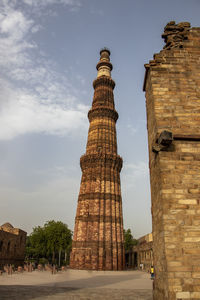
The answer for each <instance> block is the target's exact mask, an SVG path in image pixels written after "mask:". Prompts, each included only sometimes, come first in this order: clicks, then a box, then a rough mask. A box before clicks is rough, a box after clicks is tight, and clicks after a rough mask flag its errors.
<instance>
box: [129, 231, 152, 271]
mask: <svg viewBox="0 0 200 300" xmlns="http://www.w3.org/2000/svg"><path fill="white" fill-rule="evenodd" d="M152 243H153V237H152V233H149V234H146V235H145V236H142V237H141V238H139V239H138V244H137V245H136V246H133V247H132V249H131V250H130V251H127V252H126V263H127V267H128V268H134V269H140V270H145V271H147V272H149V271H150V267H151V265H153V250H152Z"/></svg>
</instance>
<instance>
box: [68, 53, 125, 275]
mask: <svg viewBox="0 0 200 300" xmlns="http://www.w3.org/2000/svg"><path fill="white" fill-rule="evenodd" d="M100 56H101V57H100V61H99V62H98V64H97V71H98V74H97V78H96V79H95V80H94V82H93V87H94V98H93V103H92V108H91V109H90V111H89V112H88V119H89V121H90V128H89V132H88V141H87V149H86V154H84V155H83V156H82V157H81V159H80V165H81V169H82V173H83V174H82V179H81V186H80V193H79V198H78V207H77V212H76V219H75V228H74V237H73V244H72V252H71V257H70V266H71V268H75V269H93V270H123V269H124V239H123V217H122V200H121V190H120V171H121V168H122V158H121V157H120V156H119V155H118V154H117V139H116V127H115V123H116V121H117V119H118V113H117V111H116V110H115V104H114V96H113V89H114V87H115V82H114V81H113V80H112V78H111V70H112V64H111V63H110V51H109V50H108V49H106V48H104V49H102V50H101V51H100Z"/></svg>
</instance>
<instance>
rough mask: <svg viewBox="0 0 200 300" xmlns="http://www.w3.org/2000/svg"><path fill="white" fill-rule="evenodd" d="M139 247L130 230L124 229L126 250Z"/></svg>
mask: <svg viewBox="0 0 200 300" xmlns="http://www.w3.org/2000/svg"><path fill="white" fill-rule="evenodd" d="M135 245H137V240H136V239H134V238H133V235H132V233H131V230H130V228H128V229H127V230H125V229H124V247H125V250H130V249H131V248H132V247H133V246H135Z"/></svg>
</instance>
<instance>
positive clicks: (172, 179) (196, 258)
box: [144, 22, 200, 300]
mask: <svg viewBox="0 0 200 300" xmlns="http://www.w3.org/2000/svg"><path fill="white" fill-rule="evenodd" d="M162 37H163V38H164V40H165V43H166V44H165V46H164V49H163V50H161V51H160V53H158V54H155V55H154V59H153V60H152V61H150V62H149V64H146V65H145V67H146V75H145V82H144V90H145V91H146V108H147V127H148V143H149V167H150V180H151V199H152V221H153V253H154V263H155V282H154V300H175V299H179V300H180V299H200V28H191V27H190V24H189V23H186V22H185V23H179V24H175V22H170V23H168V24H167V26H166V27H165V31H164V34H163V36H162Z"/></svg>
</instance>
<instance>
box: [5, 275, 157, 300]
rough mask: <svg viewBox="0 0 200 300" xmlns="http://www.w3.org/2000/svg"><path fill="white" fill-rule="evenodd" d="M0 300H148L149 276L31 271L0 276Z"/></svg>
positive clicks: (150, 294)
mask: <svg viewBox="0 0 200 300" xmlns="http://www.w3.org/2000/svg"><path fill="white" fill-rule="evenodd" d="M0 299H1V300H4V299H9V300H30V299H35V300H46V299H48V300H49V299H50V300H57V299H58V300H64V299H65V300H66V299H67V300H79V299H81V300H94V299H95V300H98V299H104V300H108V299H109V300H116V299H120V300H126V299H127V300H132V299H133V300H134V299H137V300H143V299H144V300H152V281H151V279H150V275H149V274H147V273H144V272H141V271H123V272H121V271H118V272H115V271H113V272H110V271H106V272H104V271H78V270H67V271H66V272H63V273H61V272H60V273H57V274H56V275H52V274H51V273H50V272H47V271H45V272H42V271H34V272H32V273H27V272H24V273H22V274H13V275H7V274H3V276H0Z"/></svg>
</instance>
